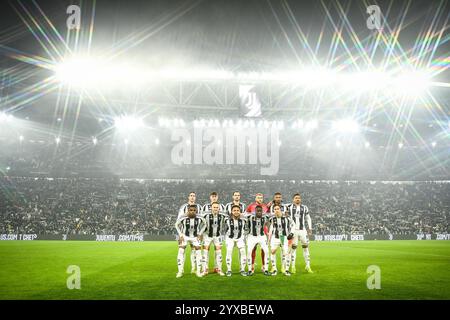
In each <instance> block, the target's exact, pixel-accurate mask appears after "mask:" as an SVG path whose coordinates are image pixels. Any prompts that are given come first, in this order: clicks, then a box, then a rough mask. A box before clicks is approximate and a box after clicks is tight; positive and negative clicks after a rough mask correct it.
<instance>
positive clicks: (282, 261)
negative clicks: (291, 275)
mask: <svg viewBox="0 0 450 320" xmlns="http://www.w3.org/2000/svg"><path fill="white" fill-rule="evenodd" d="M281 268H282V269H286V253H285V252H283V251H281Z"/></svg>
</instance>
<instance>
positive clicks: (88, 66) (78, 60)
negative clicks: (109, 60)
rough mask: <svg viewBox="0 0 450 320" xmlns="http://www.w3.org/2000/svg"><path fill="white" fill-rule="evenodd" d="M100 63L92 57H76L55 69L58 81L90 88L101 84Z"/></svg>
mask: <svg viewBox="0 0 450 320" xmlns="http://www.w3.org/2000/svg"><path fill="white" fill-rule="evenodd" d="M100 65H101V63H100V61H97V60H96V59H94V58H91V57H81V56H80V57H74V58H71V59H67V60H65V61H63V62H61V63H60V64H59V65H57V66H56V68H55V76H56V79H57V80H59V81H61V82H63V83H68V84H72V85H76V86H89V85H92V84H94V83H95V82H101V80H102V79H101V70H100V69H99V66H100Z"/></svg>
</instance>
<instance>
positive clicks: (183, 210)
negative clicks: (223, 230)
mask: <svg viewBox="0 0 450 320" xmlns="http://www.w3.org/2000/svg"><path fill="white" fill-rule="evenodd" d="M189 206H190V204H189V203H185V204H183V205H182V206H181V207H180V209H179V210H178V217H177V219H181V218H182V217H184V216H186V215H187V213H188V208H189ZM195 206H197V215H199V216H200V215H202V214H203V212H202V206H201V205H199V204H197V203H196V204H195Z"/></svg>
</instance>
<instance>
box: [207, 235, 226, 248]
mask: <svg viewBox="0 0 450 320" xmlns="http://www.w3.org/2000/svg"><path fill="white" fill-rule="evenodd" d="M211 242H212V243H213V244H214V245H215V246H221V245H222V242H223V238H222V237H212V238H211V237H208V236H203V245H204V246H205V247H209V245H210V244H211Z"/></svg>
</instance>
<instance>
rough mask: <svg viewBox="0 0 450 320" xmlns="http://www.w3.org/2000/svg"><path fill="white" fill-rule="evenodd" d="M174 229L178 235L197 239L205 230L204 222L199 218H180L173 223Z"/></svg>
mask: <svg viewBox="0 0 450 320" xmlns="http://www.w3.org/2000/svg"><path fill="white" fill-rule="evenodd" d="M175 228H176V229H177V231H178V234H179V235H184V236H186V237H198V236H200V235H202V234H203V232H204V231H205V228H206V223H205V220H204V219H203V218H201V217H195V218H189V217H187V216H186V217H182V218H181V219H179V220H177V222H176V223H175Z"/></svg>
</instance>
